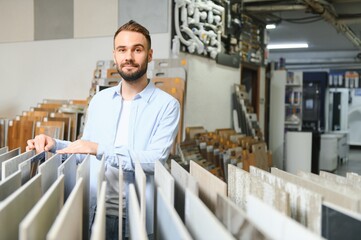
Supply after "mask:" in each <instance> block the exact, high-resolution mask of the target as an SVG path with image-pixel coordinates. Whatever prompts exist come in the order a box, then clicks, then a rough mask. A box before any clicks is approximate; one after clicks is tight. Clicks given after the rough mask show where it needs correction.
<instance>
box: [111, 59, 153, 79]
mask: <svg viewBox="0 0 361 240" xmlns="http://www.w3.org/2000/svg"><path fill="white" fill-rule="evenodd" d="M147 62H148V61H144V66H143V68H140V69H138V70H137V71H135V72H131V73H127V72H123V71H122V68H123V67H125V66H132V67H139V64H136V63H134V61H132V60H131V61H128V62H126V63H124V64H121V65H120V67H119V66H117V70H118V73H119V74H120V76H121V77H122V78H123V79H124V80H125V81H127V82H135V81H136V80H138V79H139V78H141V77H142V76H143V75H144V74H145V73H146V72H147V69H148V65H147Z"/></svg>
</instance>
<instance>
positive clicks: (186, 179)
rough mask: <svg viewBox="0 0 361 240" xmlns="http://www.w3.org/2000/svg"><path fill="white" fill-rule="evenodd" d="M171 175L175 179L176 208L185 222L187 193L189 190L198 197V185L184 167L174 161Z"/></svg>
mask: <svg viewBox="0 0 361 240" xmlns="http://www.w3.org/2000/svg"><path fill="white" fill-rule="evenodd" d="M171 174H172V176H173V177H174V183H175V184H174V207H175V209H176V210H177V212H178V215H179V216H180V217H181V219H182V221H183V222H184V219H185V218H184V206H185V191H186V189H187V188H188V189H189V190H190V191H191V192H192V193H194V194H195V195H196V196H198V183H197V181H196V180H195V178H194V177H193V176H191V175H190V173H189V172H187V171H186V170H185V169H184V168H183V167H182V166H180V165H179V164H178V163H177V162H176V161H174V160H173V159H172V161H171Z"/></svg>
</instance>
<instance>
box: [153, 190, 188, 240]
mask: <svg viewBox="0 0 361 240" xmlns="http://www.w3.org/2000/svg"><path fill="white" fill-rule="evenodd" d="M156 192H157V202H156V204H157V208H156V209H157V210H156V219H157V221H156V225H155V226H156V228H157V229H156V231H155V239H174V240H176V239H179V240H186V239H192V237H191V236H190V234H189V232H188V230H187V228H186V227H185V225H184V224H183V222H182V220H181V219H180V217H179V215H178V214H177V212H176V210H175V209H174V207H173V204H171V203H170V202H169V199H168V197H166V196H165V194H164V193H163V189H162V188H161V187H158V188H157V191H156Z"/></svg>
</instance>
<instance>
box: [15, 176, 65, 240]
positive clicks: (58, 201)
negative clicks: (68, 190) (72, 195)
mask: <svg viewBox="0 0 361 240" xmlns="http://www.w3.org/2000/svg"><path fill="white" fill-rule="evenodd" d="M63 204H64V175H61V176H60V177H59V178H57V179H56V180H55V181H54V183H53V184H52V185H51V186H50V187H49V189H48V191H47V192H46V193H45V194H44V195H43V196H42V197H41V198H40V200H39V201H38V202H37V203H36V205H35V206H34V207H33V208H32V209H31V211H30V212H29V213H28V214H27V215H26V217H25V218H24V219H23V221H22V222H21V223H20V226H19V235H20V239H21V240H26V239H45V238H46V234H47V233H48V231H49V230H50V228H51V226H52V224H53V223H54V221H55V219H56V217H57V216H58V214H59V212H60V210H61V208H62V207H63Z"/></svg>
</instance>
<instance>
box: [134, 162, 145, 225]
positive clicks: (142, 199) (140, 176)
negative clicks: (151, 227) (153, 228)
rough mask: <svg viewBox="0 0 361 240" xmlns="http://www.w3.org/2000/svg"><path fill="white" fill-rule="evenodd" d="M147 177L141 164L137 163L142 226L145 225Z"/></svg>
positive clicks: (137, 183) (136, 183)
mask: <svg viewBox="0 0 361 240" xmlns="http://www.w3.org/2000/svg"><path fill="white" fill-rule="evenodd" d="M146 181H147V179H146V176H145V173H144V171H143V169H142V167H141V165H140V163H135V190H136V192H137V196H138V200H139V207H140V216H141V219H142V224H144V225H145V211H146V210H145V204H146V203H145V184H146Z"/></svg>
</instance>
